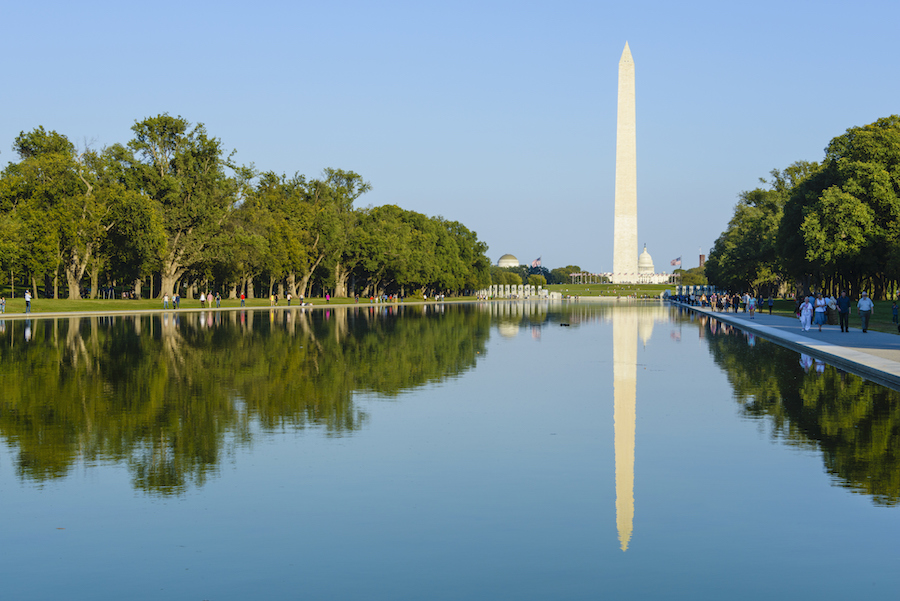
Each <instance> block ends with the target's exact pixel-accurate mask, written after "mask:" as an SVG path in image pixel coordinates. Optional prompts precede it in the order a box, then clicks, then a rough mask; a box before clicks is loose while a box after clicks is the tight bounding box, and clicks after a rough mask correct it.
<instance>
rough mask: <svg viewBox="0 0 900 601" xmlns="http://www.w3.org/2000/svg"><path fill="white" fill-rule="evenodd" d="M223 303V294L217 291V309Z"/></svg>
mask: <svg viewBox="0 0 900 601" xmlns="http://www.w3.org/2000/svg"><path fill="white" fill-rule="evenodd" d="M221 305H222V295H221V294H219V293H218V292H216V309H218V308H219V307H220V306H221Z"/></svg>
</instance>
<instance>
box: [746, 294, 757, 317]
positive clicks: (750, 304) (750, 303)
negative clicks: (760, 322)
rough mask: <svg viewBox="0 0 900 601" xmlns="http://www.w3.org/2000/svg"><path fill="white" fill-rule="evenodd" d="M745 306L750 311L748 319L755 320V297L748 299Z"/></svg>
mask: <svg viewBox="0 0 900 601" xmlns="http://www.w3.org/2000/svg"><path fill="white" fill-rule="evenodd" d="M747 305H748V308H749V309H750V319H756V317H754V316H755V315H756V297H755V296H751V297H749V298H748V299H747Z"/></svg>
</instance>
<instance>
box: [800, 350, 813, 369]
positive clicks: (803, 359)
mask: <svg viewBox="0 0 900 601" xmlns="http://www.w3.org/2000/svg"><path fill="white" fill-rule="evenodd" d="M812 364H813V360H812V357H810V356H809V355H804V354H803V353H801V354H800V367H802V368H803V371H805V372H807V373H809V368H810V367H812Z"/></svg>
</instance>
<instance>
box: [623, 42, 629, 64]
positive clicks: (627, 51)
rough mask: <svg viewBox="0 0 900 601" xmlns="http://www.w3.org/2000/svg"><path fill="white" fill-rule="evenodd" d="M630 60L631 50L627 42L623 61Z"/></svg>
mask: <svg viewBox="0 0 900 601" xmlns="http://www.w3.org/2000/svg"><path fill="white" fill-rule="evenodd" d="M627 58H628V59H630V58H631V48H629V47H628V42H627V41H626V42H625V49H624V50H622V59H623V60H624V59H627Z"/></svg>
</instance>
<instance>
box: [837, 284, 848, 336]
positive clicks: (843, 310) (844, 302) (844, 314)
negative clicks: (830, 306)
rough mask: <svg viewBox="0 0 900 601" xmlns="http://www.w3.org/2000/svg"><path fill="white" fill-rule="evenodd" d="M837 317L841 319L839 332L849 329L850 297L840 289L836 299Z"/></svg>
mask: <svg viewBox="0 0 900 601" xmlns="http://www.w3.org/2000/svg"><path fill="white" fill-rule="evenodd" d="M837 307H838V317H839V318H840V320H841V332H849V331H850V297H849V296H847V291H846V290H841V295H840V296H839V297H838V299H837Z"/></svg>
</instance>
